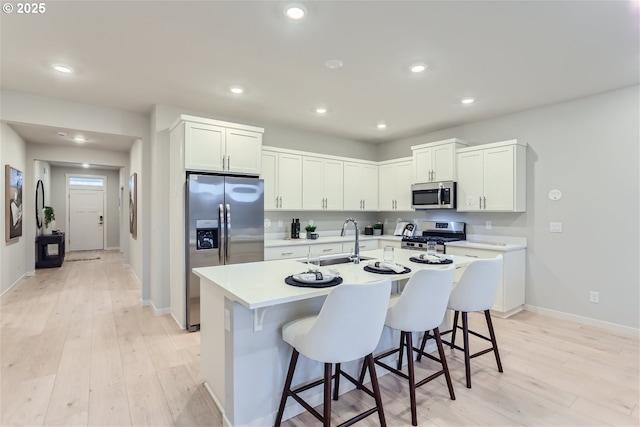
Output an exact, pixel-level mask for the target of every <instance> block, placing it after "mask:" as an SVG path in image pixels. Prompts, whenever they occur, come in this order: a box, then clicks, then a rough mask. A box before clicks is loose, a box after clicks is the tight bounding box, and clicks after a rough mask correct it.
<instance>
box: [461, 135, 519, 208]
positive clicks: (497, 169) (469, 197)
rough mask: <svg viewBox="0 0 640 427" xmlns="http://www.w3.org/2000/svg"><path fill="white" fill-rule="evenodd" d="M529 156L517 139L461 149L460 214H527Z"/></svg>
mask: <svg viewBox="0 0 640 427" xmlns="http://www.w3.org/2000/svg"><path fill="white" fill-rule="evenodd" d="M526 156H527V144H525V143H519V142H518V141H517V140H515V139H514V140H509V141H503V142H496V143H494V144H484V145H478V146H474V147H469V148H462V149H460V150H458V154H457V158H458V162H457V163H458V165H457V166H458V189H457V194H458V211H461V212H471V211H494V212H524V211H525V210H526V200H527V197H526V176H527V173H526V172H527V171H526V167H527V158H526Z"/></svg>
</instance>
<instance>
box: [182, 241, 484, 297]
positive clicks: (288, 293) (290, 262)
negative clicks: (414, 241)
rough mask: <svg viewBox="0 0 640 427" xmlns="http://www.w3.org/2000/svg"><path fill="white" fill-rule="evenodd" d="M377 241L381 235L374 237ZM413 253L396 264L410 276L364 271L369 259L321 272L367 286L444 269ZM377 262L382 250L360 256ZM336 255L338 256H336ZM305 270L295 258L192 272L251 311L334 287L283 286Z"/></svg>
mask: <svg viewBox="0 0 640 427" xmlns="http://www.w3.org/2000/svg"><path fill="white" fill-rule="evenodd" d="M375 237H376V238H377V237H379V236H375ZM416 253H417V252H416V251H413V250H403V249H397V248H396V250H395V262H396V263H398V264H401V265H404V266H407V267H409V268H411V270H412V272H411V273H407V274H393V275H385V274H375V273H368V272H366V271H364V269H363V268H364V266H365V265H366V264H367V263H368V262H369V261H368V260H363V261H361V263H360V264H358V265H356V264H337V265H332V266H327V267H322V269H332V270H338V271H339V272H340V275H341V277H342V278H343V280H344V282H343V283H366V282H371V281H375V280H380V279H382V278H386V277H388V278H390V279H392V280H402V279H406V278H409V277H411V276H412V273H413V272H415V271H417V270H420V269H425V268H443V267H442V266H432V265H426V264H418V263H414V262H411V261H409V258H410V257H411V256H412V255H414V254H416ZM360 255H361V256H365V257H372V258H376V259H381V258H382V250H381V249H377V250H373V251H364V252H362V253H361V254H360ZM334 256H335V255H334ZM447 257H450V258H452V259H453V261H454V265H455V266H456V267H459V266H463V265H466V264H468V263H469V262H471V261H473V260H474V258H469V257H463V256H453V255H447ZM304 271H306V265H305V264H304V263H303V262H299V261H296V260H294V259H287V260H274V261H262V262H252V263H246V264H232V265H220V266H215V267H201V268H194V269H193V272H194V273H195V274H196V275H198V276H199V277H201V278H203V279H206V280H209V281H211V282H213V285H214V286H217V287H218V288H219V289H220V290H221V291H222V292H223V293H224V295H225V297H227V298H228V299H230V300H232V301H237V302H238V303H239V304H241V305H243V306H244V307H246V308H248V309H256V308H261V307H268V306H273V305H278V304H284V303H288V302H293V301H300V300H304V299H308V298H313V297H316V296H321V295H326V294H328V293H329V292H330V291H331V289H332V288H300V287H296V286H290V285H287V284H286V283H284V279H285V277H287V276H289V275H292V274H297V273H301V272H304ZM201 286H211V283H206V282H205V283H201Z"/></svg>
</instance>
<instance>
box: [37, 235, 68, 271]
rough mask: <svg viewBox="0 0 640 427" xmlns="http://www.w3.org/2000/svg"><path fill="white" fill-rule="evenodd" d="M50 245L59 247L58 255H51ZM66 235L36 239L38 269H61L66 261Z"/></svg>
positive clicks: (45, 236)
mask: <svg viewBox="0 0 640 427" xmlns="http://www.w3.org/2000/svg"><path fill="white" fill-rule="evenodd" d="M49 245H57V246H58V253H57V254H49ZM64 251H65V247H64V233H58V234H47V235H42V236H38V237H36V268H51V267H60V266H61V265H62V262H63V261H64Z"/></svg>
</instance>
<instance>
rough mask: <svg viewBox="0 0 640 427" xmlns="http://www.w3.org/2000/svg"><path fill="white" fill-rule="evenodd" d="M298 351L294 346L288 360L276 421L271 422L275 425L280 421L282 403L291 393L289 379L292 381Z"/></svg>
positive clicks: (278, 424)
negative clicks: (287, 369)
mask: <svg viewBox="0 0 640 427" xmlns="http://www.w3.org/2000/svg"><path fill="white" fill-rule="evenodd" d="M299 355H300V353H298V351H297V350H296V349H295V348H294V349H293V354H291V361H290V362H289V371H288V372H287V379H286V380H285V381H284V389H283V390H282V399H280V407H279V408H278V414H277V415H276V421H275V423H274V424H273V425H274V426H275V427H278V426H280V423H281V422H282V414H283V413H284V405H285V403H287V397H289V394H290V393H291V391H290V390H291V381H293V373H294V372H295V370H296V363H298V356H299Z"/></svg>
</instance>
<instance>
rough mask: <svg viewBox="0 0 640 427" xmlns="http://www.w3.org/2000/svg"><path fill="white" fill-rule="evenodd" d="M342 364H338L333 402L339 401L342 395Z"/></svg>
mask: <svg viewBox="0 0 640 427" xmlns="http://www.w3.org/2000/svg"><path fill="white" fill-rule="evenodd" d="M339 389H340V364H339V363H336V379H335V383H334V385H333V400H338V395H339V394H340V390H339Z"/></svg>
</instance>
